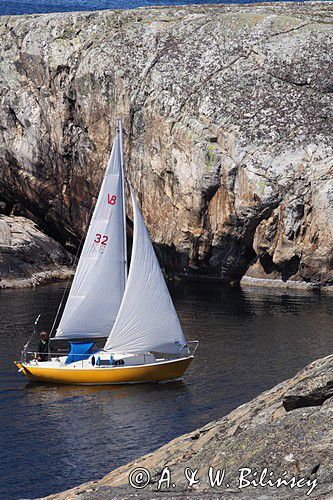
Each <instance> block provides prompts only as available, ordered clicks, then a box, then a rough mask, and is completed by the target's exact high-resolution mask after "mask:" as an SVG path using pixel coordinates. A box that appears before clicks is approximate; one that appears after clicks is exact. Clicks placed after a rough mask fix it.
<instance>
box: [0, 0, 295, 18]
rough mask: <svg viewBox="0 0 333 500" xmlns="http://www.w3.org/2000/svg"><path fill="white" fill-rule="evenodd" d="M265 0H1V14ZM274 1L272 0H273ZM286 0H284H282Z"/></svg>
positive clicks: (259, 0) (258, 0)
mask: <svg viewBox="0 0 333 500" xmlns="http://www.w3.org/2000/svg"><path fill="white" fill-rule="evenodd" d="M261 1H265V0H226V1H220V0H0V15H6V14H34V13H39V12H72V11H81V10H100V9H136V8H137V7H151V6H154V5H157V6H158V5H170V6H172V5H189V4H220V3H258V2H261ZM271 1H272V0H271ZM273 1H277V0H273ZM282 1H284V0H282ZM301 1H302V0H301Z"/></svg>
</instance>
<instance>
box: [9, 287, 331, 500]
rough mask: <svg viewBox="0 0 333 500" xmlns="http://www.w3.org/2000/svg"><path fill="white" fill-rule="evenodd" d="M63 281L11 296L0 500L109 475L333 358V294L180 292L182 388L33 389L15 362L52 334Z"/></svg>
mask: <svg viewBox="0 0 333 500" xmlns="http://www.w3.org/2000/svg"><path fill="white" fill-rule="evenodd" d="M63 290H64V285H49V286H44V287H39V288H37V289H35V290H30V289H29V290H4V291H1V292H0V318H1V320H0V323H1V324H0V353H1V355H0V377H1V379H0V380H1V392H0V401H1V407H0V432H1V471H0V498H4V499H6V500H9V499H19V498H36V497H40V496H45V495H48V494H50V493H53V492H57V491H61V490H64V489H67V488H70V487H72V486H75V485H78V484H80V483H83V482H85V481H89V480H93V479H97V478H100V477H102V476H103V475H104V474H106V473H107V472H109V471H110V470H111V469H112V468H115V467H118V466H120V465H122V464H125V463H127V462H128V461H130V460H132V459H134V458H135V457H139V456H141V455H143V454H144V453H147V452H149V451H151V450H154V449H156V448H158V447H159V446H161V445H163V444H164V443H166V442H168V441H170V440H171V439H172V438H174V437H176V436H179V435H181V434H183V433H186V432H189V431H191V430H193V429H196V428H198V427H200V426H202V425H204V424H206V423H207V422H209V421H211V420H214V419H217V418H219V417H221V416H223V415H225V414H226V413H228V412H229V411H230V410H232V409H233V408H235V407H237V406H239V405H240V404H242V403H244V402H246V401H248V400H250V399H251V398H253V397H254V396H256V395H257V394H259V393H261V392H262V391H263V390H266V389H269V388H271V387H272V386H274V385H275V384H276V383H278V382H281V381H282V380H284V379H286V378H289V377H291V376H292V375H294V374H295V373H296V372H297V371H298V370H300V369H301V368H303V367H304V366H305V365H306V364H307V363H309V362H310V361H312V360H314V359H316V358H319V357H322V356H326V355H328V354H331V353H332V351H333V335H332V319H333V307H332V306H333V297H332V296H324V295H322V296H320V295H319V294H314V293H300V292H291V291H286V290H278V289H277V290H268V289H266V288H263V289H261V288H247V287H244V288H243V289H241V288H229V287H221V286H218V285H207V284H204V285H202V284H178V285H173V286H171V293H172V296H173V298H174V301H175V306H176V309H177V311H178V314H179V317H180V320H181V323H182V325H183V328H184V331H185V334H186V337H187V338H188V339H189V340H190V339H193V340H199V342H200V346H199V349H198V351H197V355H196V357H195V360H194V362H193V363H192V365H191V366H190V368H189V370H188V371H187V372H186V374H185V376H184V379H183V380H182V381H176V382H171V383H162V384H140V385H132V386H118V387H116V386H109V387H107V386H102V387H79V386H72V387H70V386H55V385H53V386H52V385H42V384H33V383H31V382H30V383H29V382H28V381H26V379H24V377H23V376H22V375H21V374H19V373H17V369H16V367H15V366H14V365H13V363H12V362H13V360H14V359H18V358H19V356H20V351H21V349H22V346H23V345H24V344H25V343H26V341H27V340H28V338H29V337H30V336H31V333H32V330H33V322H34V320H35V318H36V317H37V315H38V314H40V313H41V315H42V316H41V320H40V327H41V328H42V329H46V330H48V331H49V330H50V327H51V324H52V320H53V317H54V315H55V313H56V310H57V308H58V304H59V301H60V299H61V297H62V295H63Z"/></svg>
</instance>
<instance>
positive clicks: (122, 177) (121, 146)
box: [118, 118, 127, 287]
mask: <svg viewBox="0 0 333 500" xmlns="http://www.w3.org/2000/svg"><path fill="white" fill-rule="evenodd" d="M118 132H119V148H120V175H121V189H122V198H123V219H124V220H123V224H124V231H123V234H124V267H125V272H124V287H125V285H126V281H127V234H126V203H125V171H124V139H123V127H122V122H121V118H118Z"/></svg>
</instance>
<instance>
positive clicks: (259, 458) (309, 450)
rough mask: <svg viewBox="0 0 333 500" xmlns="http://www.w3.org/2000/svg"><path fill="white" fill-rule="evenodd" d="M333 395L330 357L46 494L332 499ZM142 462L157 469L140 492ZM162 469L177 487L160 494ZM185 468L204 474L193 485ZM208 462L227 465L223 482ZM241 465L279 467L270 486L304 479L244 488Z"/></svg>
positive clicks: (64, 498) (63, 498) (63, 497)
mask: <svg viewBox="0 0 333 500" xmlns="http://www.w3.org/2000/svg"><path fill="white" fill-rule="evenodd" d="M332 396H333V356H328V357H326V358H323V359H321V360H318V361H315V362H313V363H311V364H310V365H308V366H307V367H306V368H304V370H302V371H301V372H299V373H298V374H297V375H296V376H295V377H293V378H291V379H290V380H287V381H285V382H282V383H281V384H278V385H277V386H275V387H274V388H273V389H271V390H269V391H266V392H264V393H263V394H261V395H260V396H258V397H257V398H255V399H253V400H252V401H250V402H249V403H246V404H244V405H242V406H240V407H239V408H236V409H235V410H234V411H232V412H231V413H229V414H228V415H226V416H225V417H222V418H221V419H220V420H217V421H215V422H211V423H209V424H208V425H206V426H205V427H202V428H201V429H198V430H196V431H193V432H191V433H189V434H185V435H184V436H181V437H179V438H176V439H174V440H173V441H171V442H170V443H168V444H166V445H165V446H162V447H161V448H160V449H158V450H157V451H155V452H153V453H149V454H148V455H145V456H143V457H141V458H139V459H137V460H135V461H133V462H130V463H129V464H127V465H125V466H123V467H120V468H119V469H116V470H114V471H112V472H110V474H108V475H106V476H105V477H104V478H103V479H101V480H100V481H94V482H90V483H87V484H84V485H81V486H78V487H77V488H74V489H72V490H69V491H66V492H64V493H59V494H56V495H51V496H50V497H48V498H52V499H58V500H70V499H74V498H77V497H78V496H80V498H84V499H85V500H91V499H111V498H123V499H125V498H134V497H136V498H159V497H161V498H188V499H190V498H193V497H194V498H214V499H215V498H216V499H233V498H235V497H236V498H241V499H248V500H251V499H254V498H261V499H262V498H281V499H290V498H307V493H308V492H309V491H310V490H311V491H310V493H311V494H310V496H309V498H315V499H319V498H331V497H332V493H333V447H332V438H333V434H332V409H333V398H332ZM137 467H145V468H146V469H148V470H149V472H150V474H151V481H150V484H148V485H147V487H146V488H145V489H142V490H139V489H137V490H135V489H134V488H132V487H130V486H129V474H130V472H131V471H132V470H133V469H135V468H137ZM164 467H169V469H170V471H171V473H172V476H171V477H172V483H174V484H175V485H176V487H175V488H174V487H170V488H166V483H162V484H163V486H162V489H161V490H160V491H159V492H158V489H157V486H158V481H159V479H160V477H161V472H162V470H163V468H164ZM186 467H189V468H190V469H191V470H192V471H194V470H196V469H197V474H196V479H199V480H200V481H199V482H198V483H197V484H195V485H193V486H192V488H191V489H188V488H187V485H188V482H187V480H186V478H185V475H184V471H185V468H186ZM209 467H213V477H215V474H216V472H217V470H218V469H220V470H221V471H222V469H223V468H224V469H225V478H224V481H223V482H222V484H221V486H220V487H217V486H215V488H212V487H211V485H210V482H209V476H208V471H209ZM240 468H250V469H251V470H252V474H251V476H247V480H257V481H258V480H259V477H260V474H261V471H263V470H264V469H265V468H268V474H269V473H271V472H273V476H269V475H267V476H266V478H265V479H264V481H263V482H264V483H265V482H266V484H267V480H268V479H269V478H270V479H272V480H273V481H275V480H276V479H277V478H278V477H284V478H288V479H291V478H292V477H295V478H296V479H297V480H300V479H301V478H304V480H303V481H302V482H301V483H300V484H302V487H294V488H290V487H285V486H280V487H279V488H277V487H269V486H265V487H257V488H254V487H253V486H251V485H249V486H248V487H247V488H243V489H239V488H238V486H239V485H240V483H239V476H240V473H239V471H238V469H240ZM254 472H257V477H256V476H255V475H254V474H253V473H254ZM284 472H285V473H286V474H285V475H283V473H284ZM190 475H191V474H190ZM227 484H228V485H229V486H227ZM244 484H246V483H245V482H243V485H244Z"/></svg>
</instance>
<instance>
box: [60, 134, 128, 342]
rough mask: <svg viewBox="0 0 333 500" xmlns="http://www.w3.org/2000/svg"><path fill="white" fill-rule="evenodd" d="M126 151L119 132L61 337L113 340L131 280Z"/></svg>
mask: <svg viewBox="0 0 333 500" xmlns="http://www.w3.org/2000/svg"><path fill="white" fill-rule="evenodd" d="M120 125H121V124H120ZM121 148H122V144H121V138H120V134H119V132H117V134H116V137H115V141H114V144H113V148H112V152H111V156H110V159H109V162H108V166H107V169H106V173H105V177H104V180H103V183H102V186H101V190H100V193H99V196H98V200H97V203H96V207H95V210H94V213H93V216H92V219H91V222H90V226H89V229H88V233H87V236H86V240H85V243H84V246H83V249H82V253H81V257H80V260H79V263H78V267H77V270H76V273H75V276H74V280H73V283H72V287H71V289H70V293H69V296H68V299H67V303H66V306H65V309H64V312H63V315H62V318H61V321H60V323H59V327H58V329H57V332H56V335H55V336H56V337H57V338H67V339H75V338H92V337H107V336H108V335H109V333H110V329H111V328H112V326H113V324H114V321H115V319H116V316H117V313H118V311H119V307H120V304H121V300H122V297H123V294H124V289H125V281H126V257H125V254H126V248H125V246H126V243H125V241H126V240H125V237H126V236H125V223H124V220H125V218H124V203H123V182H124V180H123V171H122V165H121Z"/></svg>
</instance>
